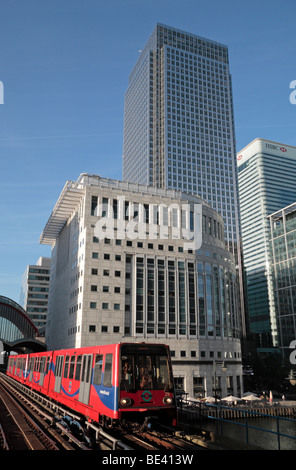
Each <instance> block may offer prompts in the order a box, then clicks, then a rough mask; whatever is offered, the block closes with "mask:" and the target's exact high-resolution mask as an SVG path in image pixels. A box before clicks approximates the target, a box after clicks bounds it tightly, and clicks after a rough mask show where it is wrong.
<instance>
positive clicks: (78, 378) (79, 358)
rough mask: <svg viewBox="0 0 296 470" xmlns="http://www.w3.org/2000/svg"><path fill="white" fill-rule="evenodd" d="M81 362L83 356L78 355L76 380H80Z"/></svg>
mask: <svg viewBox="0 0 296 470" xmlns="http://www.w3.org/2000/svg"><path fill="white" fill-rule="evenodd" d="M81 362H82V356H78V357H77V364H76V371H75V380H80V372H81Z"/></svg>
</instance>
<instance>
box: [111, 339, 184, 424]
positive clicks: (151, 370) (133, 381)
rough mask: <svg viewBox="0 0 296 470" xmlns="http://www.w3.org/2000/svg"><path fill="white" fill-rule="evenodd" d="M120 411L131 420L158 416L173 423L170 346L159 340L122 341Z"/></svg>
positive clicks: (173, 396) (174, 416) (163, 420)
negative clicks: (149, 341) (125, 342)
mask: <svg viewBox="0 0 296 470" xmlns="http://www.w3.org/2000/svg"><path fill="white" fill-rule="evenodd" d="M120 352H121V354H120V361H121V376H120V392H119V415H120V418H121V419H127V420H129V421H130V420H132V421H134V420H135V419H136V417H139V416H141V418H142V419H143V418H144V419H145V418H147V417H152V416H153V417H154V418H155V417H157V419H158V420H160V421H161V422H166V423H168V424H171V425H176V416H177V414H176V401H175V394H174V382H173V375H172V369H171V361H170V354H169V349H168V347H167V346H165V345H159V344H149V345H148V344H136V343H135V344H123V345H121V349H120Z"/></svg>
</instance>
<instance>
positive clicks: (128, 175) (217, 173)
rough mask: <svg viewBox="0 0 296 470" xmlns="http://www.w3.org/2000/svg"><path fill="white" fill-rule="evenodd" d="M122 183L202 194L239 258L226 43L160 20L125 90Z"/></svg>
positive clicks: (235, 175) (232, 132)
mask: <svg viewBox="0 0 296 470" xmlns="http://www.w3.org/2000/svg"><path fill="white" fill-rule="evenodd" d="M123 180H125V181H131V182H137V183H141V184H148V185H152V186H155V187H157V188H168V189H177V190H180V191H184V192H189V193H192V194H197V195H199V196H200V197H202V198H203V199H205V200H206V201H207V202H208V203H209V204H211V206H212V207H213V208H214V209H215V210H217V211H218V212H219V213H220V214H221V215H222V217H223V219H224V222H225V239H226V243H227V247H228V249H229V250H230V251H232V252H233V253H234V254H235V256H236V259H237V264H238V267H239V268H238V270H239V272H240V291H241V298H242V299H243V289H242V275H241V272H242V269H241V259H240V258H241V256H240V247H239V237H240V236H239V233H240V223H239V207H238V184H237V166H236V150H235V135H234V120H233V103H232V84H231V75H230V72H229V62H228V48H227V47H226V46H225V45H222V44H220V43H218V42H215V41H211V40H208V39H204V38H202V37H199V36H196V35H194V34H190V33H187V32H184V31H180V30H178V29H175V28H171V27H169V26H166V25H163V24H157V25H156V27H155V29H154V31H153V33H152V35H151V36H150V38H149V40H148V42H147V44H146V46H145V48H144V49H143V51H142V53H141V55H140V57H139V59H138V61H137V63H136V65H135V67H134V69H133V71H132V73H131V75H130V78H129V85H128V89H127V91H126V95H125V112H124V140H123Z"/></svg>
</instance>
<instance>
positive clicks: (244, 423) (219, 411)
mask: <svg viewBox="0 0 296 470" xmlns="http://www.w3.org/2000/svg"><path fill="white" fill-rule="evenodd" d="M178 409H179V413H180V415H181V416H182V417H183V418H184V417H186V418H187V419H188V421H190V422H192V421H196V422H198V423H199V426H200V427H201V425H202V422H204V421H205V420H211V421H215V422H216V423H217V431H218V432H219V434H221V435H223V423H231V424H233V425H236V426H239V427H242V428H244V429H245V442H246V444H249V443H250V442H249V431H250V430H251V429H254V430H256V431H259V432H262V433H269V434H273V435H276V436H277V448H278V450H280V449H281V438H287V439H291V440H294V441H296V436H295V435H291V434H286V433H285V432H281V431H280V429H281V425H280V424H281V423H292V424H293V425H295V427H296V419H294V418H291V417H290V418H287V417H285V416H279V415H278V414H277V413H278V412H279V408H278V407H276V406H274V407H272V406H270V408H269V409H268V413H267V412H264V411H265V410H262V412H260V411H258V410H256V411H255V410H252V409H251V408H249V407H248V408H243V407H239V406H236V407H230V406H227V405H221V404H214V403H211V404H208V403H204V402H200V403H199V402H191V401H190V400H182V401H181V400H180V401H179V406H178ZM291 409H292V412H293V413H292V416H296V408H295V407H293V408H291ZM290 411H291V410H290ZM233 418H234V419H235V420H234V419H233ZM255 418H268V419H269V420H271V419H274V420H276V430H272V429H266V428H263V427H260V426H253V425H252V424H250V419H253V420H254V419H255Z"/></svg>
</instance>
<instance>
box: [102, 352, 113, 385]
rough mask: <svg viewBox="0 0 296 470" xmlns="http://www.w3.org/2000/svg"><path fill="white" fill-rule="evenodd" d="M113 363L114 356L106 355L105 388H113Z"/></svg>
mask: <svg viewBox="0 0 296 470" xmlns="http://www.w3.org/2000/svg"><path fill="white" fill-rule="evenodd" d="M112 362H113V354H106V358H105V372H104V386H105V387H112Z"/></svg>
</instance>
